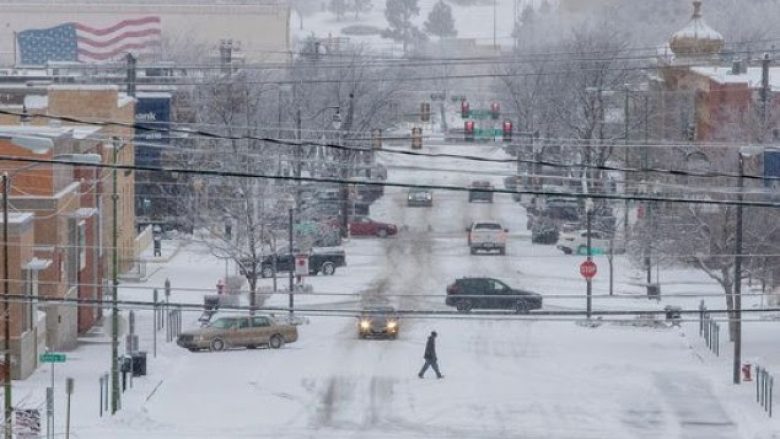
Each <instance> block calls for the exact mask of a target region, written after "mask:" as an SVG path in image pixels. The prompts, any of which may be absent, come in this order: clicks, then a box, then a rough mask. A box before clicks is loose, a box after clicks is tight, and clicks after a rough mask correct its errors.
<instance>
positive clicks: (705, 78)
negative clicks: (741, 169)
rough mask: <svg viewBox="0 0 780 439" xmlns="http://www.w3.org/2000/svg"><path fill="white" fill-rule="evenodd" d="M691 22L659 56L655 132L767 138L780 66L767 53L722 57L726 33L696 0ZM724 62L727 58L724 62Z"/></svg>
mask: <svg viewBox="0 0 780 439" xmlns="http://www.w3.org/2000/svg"><path fill="white" fill-rule="evenodd" d="M693 4H694V12H693V15H692V16H691V19H690V21H689V23H688V24H687V25H686V26H685V27H684V28H683V29H681V30H680V31H678V32H676V33H675V34H674V35H672V37H671V39H670V40H669V44H668V49H667V50H666V52H665V53H664V54H663V56H661V57H660V58H659V63H660V68H659V72H658V73H659V74H658V81H657V82H656V83H655V86H656V87H655V88H656V92H657V93H658V97H659V99H658V100H659V104H660V105H659V106H660V108H659V110H660V111H659V113H660V119H659V122H661V123H659V124H658V129H659V130H660V131H661V132H660V133H659V134H660V136H661V137H662V138H664V139H670V138H675V137H677V135H676V134H679V135H682V138H684V139H687V140H690V141H694V142H702V143H704V142H711V141H718V142H728V141H741V142H745V141H748V142H757V143H761V142H767V141H771V140H773V139H776V138H777V137H778V135H779V134H778V128H779V127H780V121H779V119H778V115H780V111H778V109H780V93H777V92H773V90H780V67H770V64H771V59H769V58H768V55H767V58H766V59H757V60H754V59H740V58H733V59H731V60H730V61H729V60H724V59H722V57H721V50H722V49H723V47H724V43H725V42H724V39H723V37H722V36H721V34H720V33H718V32H717V31H716V30H714V29H712V28H711V27H709V26H708V25H707V24H706V23H705V22H704V19H703V14H702V11H701V2H700V1H694V2H693ZM724 63H726V64H729V65H725V66H724Z"/></svg>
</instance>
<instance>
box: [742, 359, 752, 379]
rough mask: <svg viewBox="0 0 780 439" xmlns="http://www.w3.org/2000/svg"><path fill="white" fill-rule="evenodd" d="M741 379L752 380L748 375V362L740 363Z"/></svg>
mask: <svg viewBox="0 0 780 439" xmlns="http://www.w3.org/2000/svg"><path fill="white" fill-rule="evenodd" d="M742 381H753V378H752V377H751V376H750V363H745V364H743V365H742Z"/></svg>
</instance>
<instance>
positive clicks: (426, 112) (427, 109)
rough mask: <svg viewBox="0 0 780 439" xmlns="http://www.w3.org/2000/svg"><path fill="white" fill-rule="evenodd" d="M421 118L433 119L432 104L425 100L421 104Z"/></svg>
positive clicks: (425, 119)
mask: <svg viewBox="0 0 780 439" xmlns="http://www.w3.org/2000/svg"><path fill="white" fill-rule="evenodd" d="M420 120H422V121H423V122H428V121H430V120H431V104H429V103H428V102H423V103H422V104H420Z"/></svg>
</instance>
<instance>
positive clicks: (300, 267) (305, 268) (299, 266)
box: [295, 254, 309, 276]
mask: <svg viewBox="0 0 780 439" xmlns="http://www.w3.org/2000/svg"><path fill="white" fill-rule="evenodd" d="M295 274H296V275H297V276H308V275H309V255H306V254H302V255H295Z"/></svg>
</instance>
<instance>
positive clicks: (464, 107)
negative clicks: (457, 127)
mask: <svg viewBox="0 0 780 439" xmlns="http://www.w3.org/2000/svg"><path fill="white" fill-rule="evenodd" d="M470 114H471V107H469V103H468V101H465V100H464V101H460V117H462V118H463V119H466V118H468V117H469V115H470Z"/></svg>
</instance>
